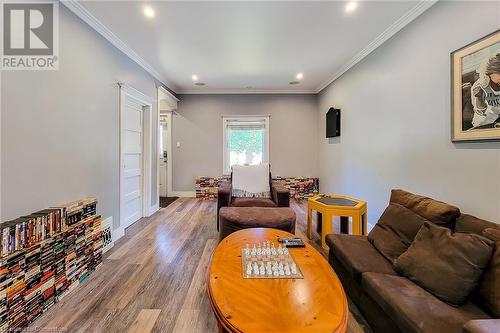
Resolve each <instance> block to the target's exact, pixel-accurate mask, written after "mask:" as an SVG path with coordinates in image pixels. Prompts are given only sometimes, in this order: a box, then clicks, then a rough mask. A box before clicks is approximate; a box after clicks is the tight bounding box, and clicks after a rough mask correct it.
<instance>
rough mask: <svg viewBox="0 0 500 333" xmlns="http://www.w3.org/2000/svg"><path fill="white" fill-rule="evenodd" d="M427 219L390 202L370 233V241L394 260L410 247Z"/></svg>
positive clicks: (387, 257)
mask: <svg viewBox="0 0 500 333" xmlns="http://www.w3.org/2000/svg"><path fill="white" fill-rule="evenodd" d="M426 221H427V220H426V219H424V218H423V217H421V216H420V215H418V214H416V213H414V212H413V211H411V210H409V209H408V208H406V207H404V206H401V205H398V204H396V203H390V204H389V206H387V208H386V209H385V211H384V213H383V214H382V216H380V219H379V220H378V223H377V224H376V225H375V226H374V227H373V229H372V230H371V231H370V233H369V234H368V241H370V243H372V245H373V246H374V247H375V248H376V249H377V250H378V251H379V252H380V253H381V254H382V255H383V256H384V257H385V258H386V259H387V260H389V261H391V262H394V260H396V258H397V257H399V256H400V255H401V254H402V253H403V252H405V251H406V250H407V249H408V247H409V246H410V245H411V242H413V239H414V238H415V235H416V234H417V232H418V231H419V230H420V227H421V226H422V225H423V224H424V222H426Z"/></svg>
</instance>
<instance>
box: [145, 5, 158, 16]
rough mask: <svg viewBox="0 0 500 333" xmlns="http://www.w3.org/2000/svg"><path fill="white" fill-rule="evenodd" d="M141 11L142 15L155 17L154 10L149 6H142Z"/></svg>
mask: <svg viewBox="0 0 500 333" xmlns="http://www.w3.org/2000/svg"><path fill="white" fill-rule="evenodd" d="M143 13H144V16H146V17H147V18H153V17H155V11H154V10H153V8H151V7H149V6H145V7H144V9H143Z"/></svg>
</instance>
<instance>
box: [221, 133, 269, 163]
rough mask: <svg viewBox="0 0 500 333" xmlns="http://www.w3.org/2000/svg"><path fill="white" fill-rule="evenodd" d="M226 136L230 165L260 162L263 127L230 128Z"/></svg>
mask: <svg viewBox="0 0 500 333" xmlns="http://www.w3.org/2000/svg"><path fill="white" fill-rule="evenodd" d="M228 136H229V137H228V142H229V147H228V148H229V154H230V156H229V162H230V165H231V166H232V165H235V164H238V165H245V164H248V165H255V164H260V163H262V155H263V150H264V129H231V130H229V131H228Z"/></svg>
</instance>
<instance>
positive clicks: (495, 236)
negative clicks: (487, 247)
mask: <svg viewBox="0 0 500 333" xmlns="http://www.w3.org/2000/svg"><path fill="white" fill-rule="evenodd" d="M483 235H484V236H485V237H487V238H488V239H491V240H492V241H494V242H495V249H494V250H493V255H492V256H491V260H490V263H489V264H488V267H486V270H485V271H484V274H483V277H482V278H481V280H480V281H479V295H480V297H481V300H482V303H483V304H484V305H485V307H486V308H487V309H488V310H489V312H490V313H491V314H492V315H493V316H494V317H495V318H500V230H498V229H493V228H488V229H486V230H484V231H483Z"/></svg>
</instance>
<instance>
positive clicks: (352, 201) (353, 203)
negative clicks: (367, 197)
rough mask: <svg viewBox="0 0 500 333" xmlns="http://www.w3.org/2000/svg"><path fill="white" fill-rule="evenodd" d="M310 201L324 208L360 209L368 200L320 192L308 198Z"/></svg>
mask: <svg viewBox="0 0 500 333" xmlns="http://www.w3.org/2000/svg"><path fill="white" fill-rule="evenodd" d="M308 203H313V204H315V205H317V206H320V207H324V208H342V209H348V210H350V209H359V208H361V207H363V206H365V205H366V202H365V201H363V200H360V199H358V198H354V197H349V196H347V195H337V194H318V195H315V196H313V197H311V198H309V199H308Z"/></svg>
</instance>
